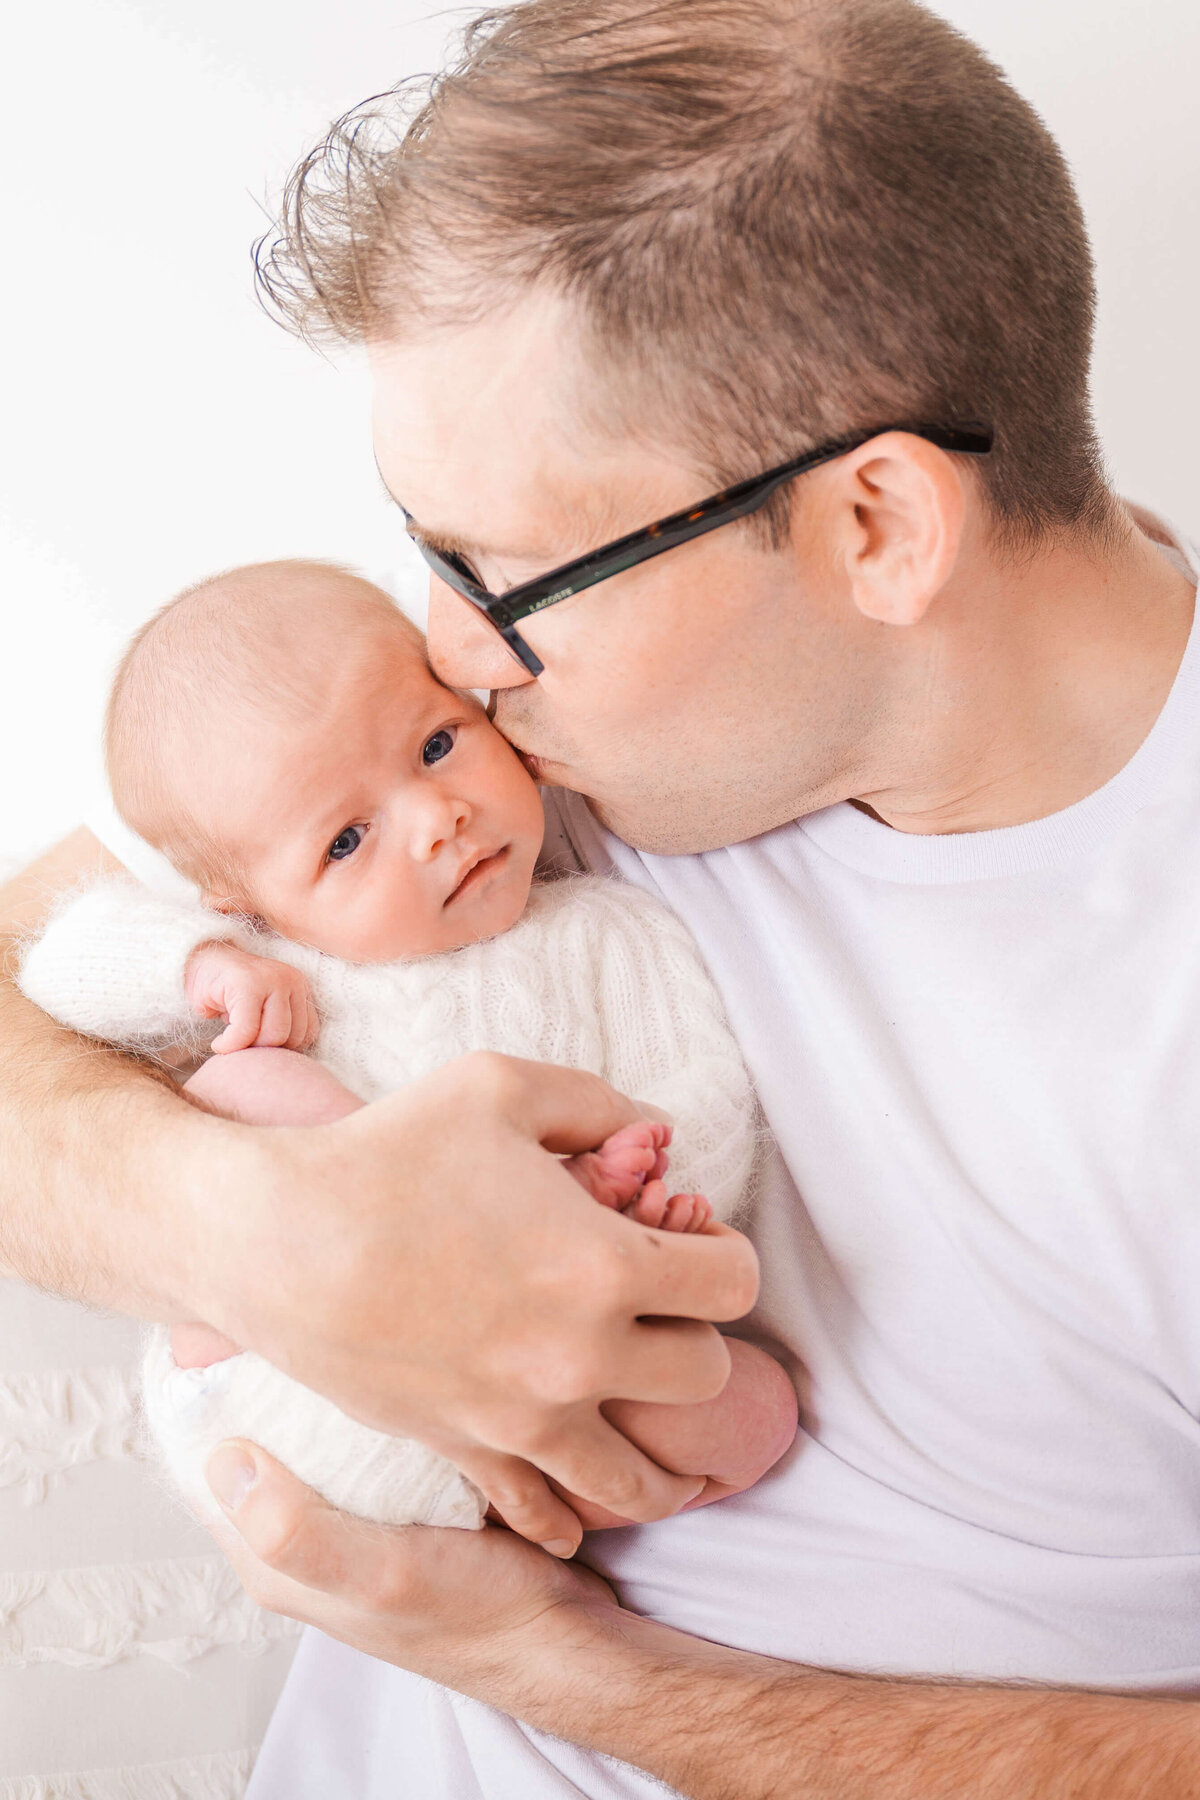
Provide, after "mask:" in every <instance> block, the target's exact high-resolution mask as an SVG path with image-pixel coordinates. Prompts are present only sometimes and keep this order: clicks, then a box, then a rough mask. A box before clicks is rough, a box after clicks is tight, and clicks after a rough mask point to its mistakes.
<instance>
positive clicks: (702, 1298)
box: [605, 1214, 758, 1324]
mask: <svg viewBox="0 0 1200 1800" xmlns="http://www.w3.org/2000/svg"><path fill="white" fill-rule="evenodd" d="M605 1216H606V1217H612V1218H614V1219H615V1220H616V1221H617V1222H618V1227H619V1228H620V1229H625V1230H628V1229H629V1221H628V1220H621V1218H620V1215H619V1214H613V1215H605ZM626 1254H627V1258H628V1262H629V1265H630V1267H629V1277H628V1279H629V1283H630V1289H631V1291H632V1293H633V1295H634V1297H635V1301H636V1305H637V1310H638V1312H639V1313H640V1314H641V1315H643V1317H644V1316H645V1315H647V1314H657V1315H661V1316H664V1317H670V1318H684V1319H712V1320H715V1321H716V1322H717V1323H719V1324H731V1323H732V1322H733V1320H734V1319H742V1318H744V1317H745V1316H746V1314H747V1313H748V1312H749V1311H750V1308H751V1307H752V1306H753V1305H754V1302H755V1300H756V1299H757V1298H758V1257H757V1256H756V1255H755V1251H754V1246H753V1244H752V1243H751V1242H750V1239H749V1238H748V1237H743V1235H742V1233H741V1232H740V1231H734V1230H733V1228H732V1227H731V1226H729V1225H718V1224H717V1223H716V1222H715V1221H714V1222H713V1223H712V1224H710V1225H708V1226H706V1227H705V1229H704V1230H703V1231H701V1232H698V1233H696V1235H695V1236H694V1237H693V1236H691V1235H690V1234H687V1233H679V1232H662V1231H647V1230H646V1229H645V1228H644V1227H642V1228H640V1229H638V1230H637V1232H636V1236H635V1238H634V1240H633V1242H632V1243H631V1244H630V1245H629V1246H628V1249H627V1252H626Z"/></svg>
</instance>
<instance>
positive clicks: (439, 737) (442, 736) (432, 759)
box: [421, 731, 454, 769]
mask: <svg viewBox="0 0 1200 1800" xmlns="http://www.w3.org/2000/svg"><path fill="white" fill-rule="evenodd" d="M453 748H454V733H453V732H452V731H435V732H434V734H433V736H432V737H431V738H430V739H429V741H428V743H427V744H426V745H425V748H424V749H423V750H422V752H421V761H422V762H423V763H424V764H425V767H426V768H427V769H430V768H432V767H433V765H434V763H438V762H441V760H442V758H443V756H449V754H450V752H451V751H452V750H453Z"/></svg>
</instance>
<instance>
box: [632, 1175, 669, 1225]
mask: <svg viewBox="0 0 1200 1800" xmlns="http://www.w3.org/2000/svg"><path fill="white" fill-rule="evenodd" d="M621 1210H622V1211H623V1212H624V1214H625V1217H626V1218H627V1219H636V1220H637V1222H638V1224H639V1225H650V1226H653V1227H655V1228H658V1227H659V1226H661V1225H662V1221H663V1215H664V1213H665V1212H666V1210H667V1190H666V1188H665V1187H664V1186H663V1184H662V1182H661V1181H648V1182H647V1183H646V1185H645V1187H644V1188H643V1189H642V1190H641V1192H640V1193H639V1194H638V1195H636V1196H635V1198H634V1199H632V1200H631V1201H630V1202H629V1204H628V1206H625V1207H622V1209H621Z"/></svg>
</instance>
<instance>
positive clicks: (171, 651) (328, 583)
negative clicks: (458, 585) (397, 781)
mask: <svg viewBox="0 0 1200 1800" xmlns="http://www.w3.org/2000/svg"><path fill="white" fill-rule="evenodd" d="M381 630H385V631H389V632H395V631H399V632H401V633H402V634H404V635H405V636H407V637H409V638H410V639H411V640H412V643H413V645H414V647H415V648H416V649H417V650H418V651H419V653H420V654H421V655H422V656H424V654H425V640H424V638H423V637H422V635H421V633H420V631H419V630H418V629H417V627H416V626H415V625H414V624H413V623H412V621H411V620H410V619H407V618H406V617H405V615H404V614H403V613H402V612H401V611H400V609H399V607H398V606H396V605H395V603H394V602H393V601H392V600H391V599H390V598H389V597H388V595H387V594H385V593H384V592H383V590H382V589H381V588H377V587H375V586H374V585H373V583H371V582H369V581H365V580H363V578H362V577H361V576H359V575H356V574H355V573H354V572H353V570H351V569H348V568H345V567H343V566H342V565H340V564H338V563H332V562H316V561H305V560H300V559H296V560H290V561H280V562H263V563H251V564H248V565H246V566H244V567H241V568H236V569H228V570H225V571H224V572H223V573H221V574H219V575H212V576H209V577H208V578H207V579H206V580H204V581H200V582H197V583H196V584H195V586H193V587H190V588H187V589H185V591H184V592H183V593H182V594H178V595H176V597H175V599H173V600H170V601H168V603H167V604H166V606H164V607H161V608H160V610H159V611H158V612H156V613H155V614H154V616H153V617H152V618H150V619H149V620H147V622H146V624H144V625H143V626H142V627H141V629H140V630H139V631H138V632H137V634H136V636H135V637H134V638H133V640H132V642H131V643H130V645H129V648H128V649H127V650H126V652H125V654H124V656H123V657H122V658H121V661H120V664H119V665H118V668H117V672H116V675H115V676H114V678H113V684H112V690H111V692H110V694H109V699H108V708H107V712H106V715H105V723H104V756H105V764H106V767H107V770H108V780H109V786H110V788H111V790H112V797H113V804H114V806H115V807H116V810H117V812H118V813H119V815H120V816H121V818H122V819H124V821H125V823H126V824H127V825H129V826H131V827H132V829H133V830H134V831H136V832H137V833H138V834H139V836H141V837H143V838H145V840H146V841H147V843H150V844H153V845H154V847H155V848H156V849H158V850H161V851H162V852H163V853H164V854H165V855H166V856H167V857H169V859H170V860H171V862H172V863H174V865H175V866H176V868H178V869H179V870H180V871H181V872H182V873H183V874H185V875H187V876H188V877H189V878H190V879H191V880H193V881H195V882H197V883H198V884H199V885H200V886H201V887H202V888H206V889H208V888H219V889H221V890H223V891H226V892H235V891H236V889H237V885H238V873H239V872H238V870H237V869H236V868H235V867H233V866H232V863H231V859H230V856H229V853H228V851H227V850H225V849H224V848H223V847H222V846H221V845H219V844H217V843H216V842H215V841H213V839H212V837H211V834H210V833H208V832H206V831H205V830H204V828H203V827H202V826H201V825H200V823H199V821H198V820H197V819H196V818H195V817H193V816H192V814H191V812H190V811H189V809H188V806H187V803H186V800H185V799H184V798H183V795H182V794H181V792H180V791H179V783H180V780H181V776H182V774H183V772H184V771H185V770H186V768H187V766H188V764H189V762H190V761H192V760H194V758H195V757H197V756H198V755H202V754H203V749H204V744H205V741H206V738H207V736H208V733H209V731H210V730H211V728H212V727H213V726H215V725H216V724H218V723H219V722H220V720H221V718H222V717H223V716H226V715H228V714H229V712H230V711H231V710H232V709H233V708H235V707H240V708H246V707H247V706H248V707H250V708H251V709H252V710H253V711H256V712H257V713H258V714H259V715H260V716H262V715H264V714H265V715H266V716H267V717H269V718H270V717H278V718H280V719H283V718H287V719H291V720H294V719H296V718H297V717H301V718H302V717H303V716H304V713H305V712H306V711H307V710H308V709H309V708H310V707H311V706H312V705H313V703H314V700H315V699H317V698H318V697H319V696H320V695H321V694H322V693H323V692H324V691H326V690H327V686H328V681H329V676H330V671H331V669H332V668H333V667H335V666H337V665H338V664H339V663H344V661H345V659H346V657H347V655H348V654H350V655H353V654H354V652H355V650H356V649H361V648H362V647H364V646H366V645H367V644H368V643H369V642H370V641H371V640H372V639H375V638H377V637H378V634H379V632H380V631H381Z"/></svg>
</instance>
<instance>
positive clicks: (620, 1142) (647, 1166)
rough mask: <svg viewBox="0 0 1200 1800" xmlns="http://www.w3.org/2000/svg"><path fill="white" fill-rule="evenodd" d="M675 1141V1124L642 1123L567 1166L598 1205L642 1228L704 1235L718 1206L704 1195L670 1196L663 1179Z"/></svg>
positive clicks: (565, 1165)
mask: <svg viewBox="0 0 1200 1800" xmlns="http://www.w3.org/2000/svg"><path fill="white" fill-rule="evenodd" d="M670 1142H671V1127H670V1126H669V1125H659V1124H656V1123H655V1122H654V1121H653V1120H650V1119H645V1120H640V1121H639V1122H638V1124H636V1125H626V1126H625V1127H624V1128H623V1129H622V1130H621V1131H615V1132H614V1133H613V1135H612V1136H611V1137H610V1138H606V1139H605V1141H604V1143H602V1144H601V1146H600V1148H599V1149H598V1150H589V1151H588V1152H587V1153H586V1154H585V1155H583V1156H572V1157H570V1158H569V1159H568V1161H567V1162H566V1163H565V1164H564V1167H565V1168H566V1169H567V1171H568V1173H570V1174H571V1175H573V1176H574V1177H575V1179H576V1181H577V1182H578V1183H579V1184H580V1186H581V1187H583V1188H586V1189H587V1192H588V1193H589V1194H590V1195H591V1196H592V1198H593V1200H598V1201H599V1202H600V1205H601V1206H611V1207H613V1208H614V1209H615V1210H616V1211H617V1212H623V1213H624V1214H625V1215H626V1217H627V1218H630V1219H636V1220H637V1222H638V1224H639V1225H650V1226H653V1227H655V1228H656V1229H657V1230H659V1231H700V1230H702V1229H703V1227H704V1226H705V1225H707V1223H708V1221H709V1220H710V1219H711V1218H712V1207H711V1206H710V1205H709V1203H708V1201H707V1200H706V1199H704V1197H703V1195H701V1194H672V1195H670V1196H669V1197H668V1194H667V1189H666V1184H665V1182H664V1181H663V1176H664V1175H665V1174H666V1172H667V1146H668V1144H669V1143H670Z"/></svg>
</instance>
